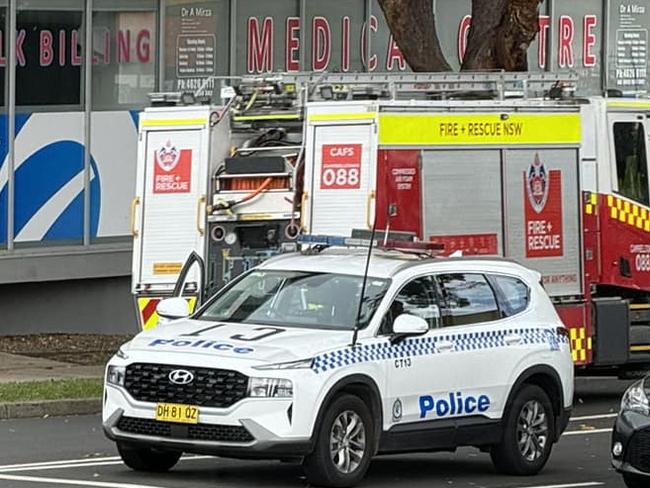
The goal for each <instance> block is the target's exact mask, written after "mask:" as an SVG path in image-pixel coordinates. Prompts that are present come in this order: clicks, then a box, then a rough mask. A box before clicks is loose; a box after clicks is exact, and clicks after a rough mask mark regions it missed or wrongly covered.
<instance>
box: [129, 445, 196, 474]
mask: <svg viewBox="0 0 650 488" xmlns="http://www.w3.org/2000/svg"><path fill="white" fill-rule="evenodd" d="M117 451H118V452H119V453H120V457H121V458H122V461H124V464H126V465H127V466H128V467H129V468H131V469H132V470H134V471H148V472H151V473H163V472H165V471H169V470H170V469H172V468H173V467H174V465H175V464H176V463H177V462H178V460H179V459H180V457H181V455H182V454H183V453H182V452H178V451H160V450H158V449H151V448H148V447H133V446H130V445H127V444H122V443H121V442H118V443H117Z"/></svg>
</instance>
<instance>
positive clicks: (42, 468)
mask: <svg viewBox="0 0 650 488" xmlns="http://www.w3.org/2000/svg"><path fill="white" fill-rule="evenodd" d="M116 464H122V461H121V460H120V461H102V462H99V463H78V464H55V465H50V466H29V467H27V468H7V469H0V474H2V473H18V472H20V471H45V470H50V469H72V468H86V467H93V466H113V465H116Z"/></svg>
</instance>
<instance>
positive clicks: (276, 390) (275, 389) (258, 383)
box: [248, 378, 293, 398]
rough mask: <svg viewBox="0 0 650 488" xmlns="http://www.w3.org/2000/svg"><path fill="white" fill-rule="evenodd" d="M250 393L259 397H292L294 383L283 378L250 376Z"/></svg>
mask: <svg viewBox="0 0 650 488" xmlns="http://www.w3.org/2000/svg"><path fill="white" fill-rule="evenodd" d="M248 395H249V396H251V397H257V398H291V397H292V396H293V383H291V380H285V379H281V378H250V380H249V382H248Z"/></svg>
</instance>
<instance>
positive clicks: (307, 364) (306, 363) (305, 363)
mask: <svg viewBox="0 0 650 488" xmlns="http://www.w3.org/2000/svg"><path fill="white" fill-rule="evenodd" d="M313 362H314V359H313V358H309V359H299V360H298V361H289V362H288V363H275V364H264V365H262V366H253V369H259V370H261V371H269V370H278V369H309V368H311V365H312V363H313Z"/></svg>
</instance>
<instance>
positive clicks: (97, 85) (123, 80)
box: [92, 0, 158, 110]
mask: <svg viewBox="0 0 650 488" xmlns="http://www.w3.org/2000/svg"><path fill="white" fill-rule="evenodd" d="M156 4H157V2H156V1H155V0H94V2H93V33H92V107H93V110H114V109H125V108H127V109H128V108H141V107H144V106H146V104H147V102H148V99H147V95H148V94H149V93H151V92H152V91H155V90H156V59H157V49H156V47H157V38H158V34H157V29H156V25H157V21H156V18H157V12H156Z"/></svg>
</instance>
